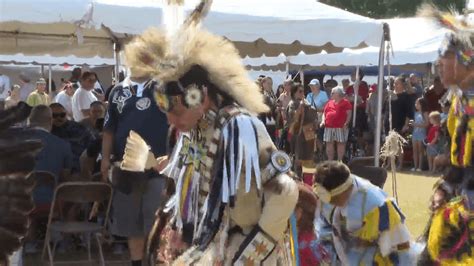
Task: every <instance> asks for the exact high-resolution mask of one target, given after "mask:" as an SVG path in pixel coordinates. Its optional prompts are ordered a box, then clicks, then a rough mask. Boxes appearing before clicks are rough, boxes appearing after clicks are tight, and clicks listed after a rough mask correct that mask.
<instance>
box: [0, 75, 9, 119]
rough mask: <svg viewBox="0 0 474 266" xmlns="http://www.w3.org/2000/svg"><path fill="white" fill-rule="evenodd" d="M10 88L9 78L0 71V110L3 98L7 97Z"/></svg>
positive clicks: (3, 102)
mask: <svg viewBox="0 0 474 266" xmlns="http://www.w3.org/2000/svg"><path fill="white" fill-rule="evenodd" d="M10 89H11V84H10V78H9V77H8V76H6V75H3V74H2V73H0V110H3V109H4V107H5V99H6V98H7V97H8V95H9V93H10Z"/></svg>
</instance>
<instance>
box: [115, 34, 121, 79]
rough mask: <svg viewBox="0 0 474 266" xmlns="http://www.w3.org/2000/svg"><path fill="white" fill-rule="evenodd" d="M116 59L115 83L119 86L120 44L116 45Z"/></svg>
mask: <svg viewBox="0 0 474 266" xmlns="http://www.w3.org/2000/svg"><path fill="white" fill-rule="evenodd" d="M114 57H115V66H114V76H115V81H116V82H117V84H118V77H119V71H120V44H118V43H116V42H115V43H114Z"/></svg>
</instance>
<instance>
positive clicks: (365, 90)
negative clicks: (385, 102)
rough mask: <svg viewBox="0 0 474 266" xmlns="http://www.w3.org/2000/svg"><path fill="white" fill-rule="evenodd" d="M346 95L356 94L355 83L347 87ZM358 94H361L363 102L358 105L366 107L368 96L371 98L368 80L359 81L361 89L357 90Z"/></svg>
mask: <svg viewBox="0 0 474 266" xmlns="http://www.w3.org/2000/svg"><path fill="white" fill-rule="evenodd" d="M346 95H347V96H353V95H354V85H351V86H349V87H347V89H346ZM357 95H359V97H360V98H361V99H362V103H359V104H358V105H357V107H359V108H365V105H366V103H367V98H369V85H367V82H365V81H361V82H360V83H359V90H358V91H357Z"/></svg>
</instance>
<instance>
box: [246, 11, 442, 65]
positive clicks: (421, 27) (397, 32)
mask: <svg viewBox="0 0 474 266" xmlns="http://www.w3.org/2000/svg"><path fill="white" fill-rule="evenodd" d="M383 22H386V23H388V24H389V26H390V33H391V39H392V42H391V45H392V50H393V55H392V54H391V55H390V64H392V65H408V64H425V63H428V62H433V61H434V60H435V59H436V58H437V57H438V48H439V46H440V44H441V42H442V41H443V39H444V36H445V34H446V31H445V30H443V29H439V28H437V27H436V26H435V25H434V24H433V22H432V21H431V20H428V19H424V18H399V19H388V20H383ZM378 57H379V47H375V46H370V47H366V48H361V49H348V48H346V49H344V50H343V52H341V53H331V54H328V53H319V54H306V53H304V52H300V53H299V54H298V55H296V56H285V55H279V56H278V57H260V58H249V57H246V58H245V59H244V63H245V64H246V65H247V66H250V67H253V68H255V67H260V68H264V69H267V68H269V69H280V70H282V69H284V68H285V65H284V64H285V62H286V61H288V62H289V64H290V66H292V68H295V66H296V67H301V66H309V67H315V66H334V67H335V66H357V65H360V66H370V65H377V64H378Z"/></svg>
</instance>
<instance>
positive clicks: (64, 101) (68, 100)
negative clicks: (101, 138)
mask: <svg viewBox="0 0 474 266" xmlns="http://www.w3.org/2000/svg"><path fill="white" fill-rule="evenodd" d="M75 91H76V90H75V89H74V87H73V86H72V83H70V82H67V83H66V84H64V88H63V89H62V90H61V92H59V93H58V95H56V97H55V98H54V102H55V103H60V104H61V105H62V106H64V109H66V114H67V116H68V117H70V118H71V119H72V97H73V96H74V92H75Z"/></svg>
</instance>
